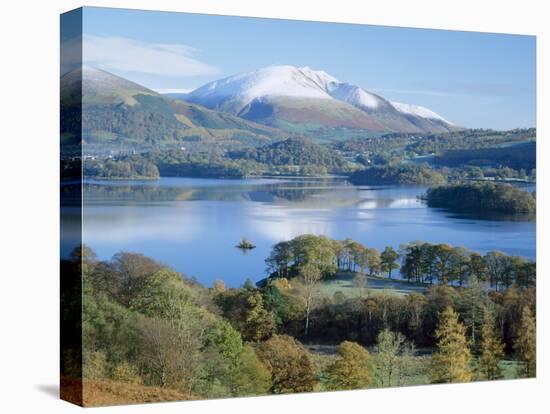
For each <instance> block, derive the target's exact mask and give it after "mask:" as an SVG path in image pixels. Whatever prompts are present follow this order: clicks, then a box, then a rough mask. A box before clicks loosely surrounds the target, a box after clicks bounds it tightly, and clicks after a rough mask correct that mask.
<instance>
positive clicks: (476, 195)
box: [424, 182, 536, 214]
mask: <svg viewBox="0 0 550 414" xmlns="http://www.w3.org/2000/svg"><path fill="white" fill-rule="evenodd" d="M424 198H425V200H426V202H427V203H428V206H429V207H441V208H448V209H451V210H457V211H468V212H483V213H490V212H496V213H508V214H534V213H535V212H536V200H535V196H534V195H533V194H531V193H529V192H527V191H523V190H521V189H519V188H517V187H514V186H513V185H510V184H495V183H491V182H476V183H459V184H452V185H445V186H439V187H434V188H430V189H429V190H428V191H427V193H426V195H425V197H424Z"/></svg>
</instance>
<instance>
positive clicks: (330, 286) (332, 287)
mask: <svg viewBox="0 0 550 414" xmlns="http://www.w3.org/2000/svg"><path fill="white" fill-rule="evenodd" d="M354 276H355V273H354V272H340V273H338V274H337V275H336V276H335V277H333V278H330V279H324V280H323V281H322V283H321V294H322V295H323V296H324V297H329V298H331V297H333V296H334V294H335V293H336V292H342V293H343V294H344V295H345V296H346V297H348V298H355V297H359V296H360V295H361V294H362V292H361V289H358V288H357V287H355V286H354V285H353V278H354ZM426 289H427V287H426V286H425V285H417V284H414V283H408V282H406V281H403V280H396V279H389V278H387V277H377V276H374V277H371V276H369V277H368V278H367V292H368V294H374V295H376V294H380V293H382V292H391V293H394V294H398V295H407V294H410V293H422V292H424V291H425V290H426ZM367 292H363V294H366V293H367Z"/></svg>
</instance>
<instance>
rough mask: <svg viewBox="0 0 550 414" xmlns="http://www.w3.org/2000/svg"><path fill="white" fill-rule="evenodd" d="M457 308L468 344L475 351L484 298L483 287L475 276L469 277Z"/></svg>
mask: <svg viewBox="0 0 550 414" xmlns="http://www.w3.org/2000/svg"><path fill="white" fill-rule="evenodd" d="M459 306H460V308H459V311H460V314H461V316H462V320H463V321H464V325H465V326H466V329H467V332H468V333H469V335H470V344H471V346H472V347H473V348H474V349H477V346H478V343H479V341H480V337H479V331H480V330H481V324H482V323H483V318H484V310H485V297H484V293H483V286H482V285H481V283H479V281H478V280H477V277H476V276H471V277H470V279H469V281H468V287H467V288H466V289H464V290H463V292H462V296H461V297H460V299H459Z"/></svg>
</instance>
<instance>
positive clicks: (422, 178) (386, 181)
mask: <svg viewBox="0 0 550 414" xmlns="http://www.w3.org/2000/svg"><path fill="white" fill-rule="evenodd" d="M349 181H350V182H351V183H352V184H355V185H442V184H445V183H446V182H447V178H446V177H445V175H443V174H441V172H439V171H437V170H435V169H433V168H431V167H430V166H428V165H425V164H422V165H416V164H397V165H385V166H374V167H369V168H366V169H364V170H357V171H355V172H353V173H352V174H351V175H350V176H349Z"/></svg>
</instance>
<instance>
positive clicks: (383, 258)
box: [380, 246, 399, 279]
mask: <svg viewBox="0 0 550 414" xmlns="http://www.w3.org/2000/svg"><path fill="white" fill-rule="evenodd" d="M398 259H399V253H397V252H396V251H395V250H394V249H393V247H391V246H386V248H385V249H384V251H383V252H382V253H381V254H380V268H381V270H382V271H383V272H386V273H387V274H388V277H389V278H390V279H391V273H392V271H393V270H395V269H399V264H398V263H397V260H398Z"/></svg>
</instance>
